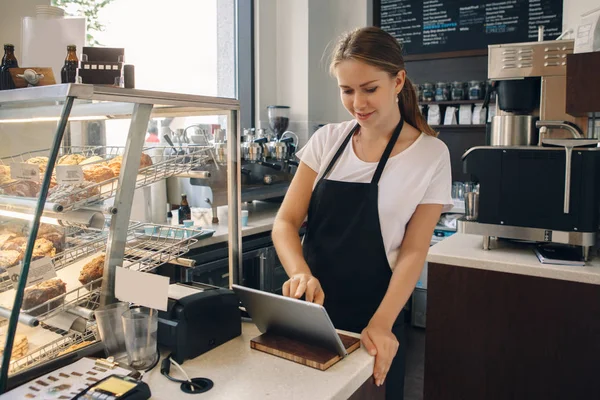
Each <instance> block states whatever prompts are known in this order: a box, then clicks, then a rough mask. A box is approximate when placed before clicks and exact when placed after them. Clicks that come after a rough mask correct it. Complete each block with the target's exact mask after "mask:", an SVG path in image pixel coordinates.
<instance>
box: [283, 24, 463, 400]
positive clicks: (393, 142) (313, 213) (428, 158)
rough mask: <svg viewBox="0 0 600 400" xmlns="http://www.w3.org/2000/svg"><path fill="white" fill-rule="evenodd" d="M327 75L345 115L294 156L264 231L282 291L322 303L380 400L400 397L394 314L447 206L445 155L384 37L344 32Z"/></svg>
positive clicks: (397, 51) (399, 341)
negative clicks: (281, 273) (357, 341)
mask: <svg viewBox="0 0 600 400" xmlns="http://www.w3.org/2000/svg"><path fill="white" fill-rule="evenodd" d="M331 72H332V74H333V75H334V76H335V77H336V78H337V81H338V85H339V87H340V95H341V99H342V103H343V104H344V107H345V108H346V109H347V110H348V112H349V113H350V115H352V117H354V119H353V120H351V121H348V122H343V123H339V124H329V125H326V126H324V127H323V128H321V129H319V130H318V131H317V132H315V134H314V135H313V137H312V138H311V139H310V140H309V142H308V144H307V145H306V146H305V147H304V148H303V149H302V150H301V151H299V152H298V156H299V158H300V160H301V163H300V166H299V168H298V171H297V172H296V175H295V176H294V179H293V181H292V183H291V186H290V189H289V190H288V192H287V194H286V196H285V199H284V201H283V204H282V205H281V208H280V209H279V213H278V214H277V218H276V220H275V224H274V226H273V242H274V243H275V248H276V250H277V254H278V255H279V258H280V260H281V262H282V263H283V266H284V267H285V270H286V272H287V274H288V276H289V277H290V279H289V280H288V281H287V282H285V284H284V287H283V294H284V295H285V296H291V297H295V298H299V297H301V296H302V295H305V299H306V301H311V302H315V303H319V304H323V305H324V306H325V308H326V309H327V312H328V314H329V316H330V317H331V319H332V321H333V324H334V325H335V327H336V328H338V329H343V330H348V331H353V332H361V340H362V343H363V345H364V347H365V348H366V349H367V351H368V352H369V353H370V354H372V355H374V356H375V367H374V370H373V376H374V379H375V383H376V384H377V385H381V384H383V382H384V380H385V381H386V393H387V398H388V399H401V398H402V396H403V388H404V356H405V351H404V350H405V346H404V345H405V343H404V338H403V332H404V329H403V327H404V321H403V319H404V318H403V314H402V313H401V311H402V308H403V307H404V304H405V303H406V301H407V300H408V298H409V297H410V295H411V293H412V291H413V288H414V287H415V284H416V282H417V280H418V278H419V274H420V273H421V269H422V267H423V265H424V263H425V257H426V255H427V251H428V249H429V244H430V241H431V236H432V234H433V229H434V227H435V225H436V223H437V221H438V219H439V218H440V214H441V212H442V211H443V210H444V209H445V208H446V209H449V208H451V207H452V198H451V174H450V156H449V153H448V149H447V147H446V146H445V145H444V143H443V142H441V141H440V140H439V139H437V138H436V137H435V136H436V133H435V132H434V131H433V130H432V129H431V127H429V126H428V125H427V123H426V121H425V119H424V118H423V116H422V115H421V114H420V111H419V108H418V103H417V98H416V94H415V90H414V88H413V86H412V84H411V83H410V81H409V80H408V78H407V77H406V71H405V69H404V61H403V58H402V49H401V47H400V46H399V45H398V42H397V41H396V40H395V39H394V38H393V37H392V36H390V35H389V34H388V33H386V32H385V31H383V30H381V29H379V28H375V27H368V28H361V29H357V30H355V31H353V32H350V33H348V34H346V35H344V36H343V37H342V38H341V39H340V41H339V43H338V45H337V47H336V48H335V50H334V52H333V55H332V62H331ZM307 213H308V225H307V231H306V235H305V237H304V243H303V245H302V244H301V242H300V239H299V237H298V230H299V229H300V226H301V225H302V223H303V221H304V220H305V218H306V215H307ZM386 377H387V379H386Z"/></svg>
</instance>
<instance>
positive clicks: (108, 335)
mask: <svg viewBox="0 0 600 400" xmlns="http://www.w3.org/2000/svg"><path fill="white" fill-rule="evenodd" d="M127 310H129V303H125V302H119V303H113V304H109V305H107V306H104V307H102V308H99V309H97V310H96V311H94V315H95V316H96V323H97V325H98V333H99V334H100V339H102V343H104V347H105V349H106V353H107V354H108V355H109V356H113V357H114V358H115V360H121V359H125V357H127V349H126V347H125V333H124V331H123V322H122V320H121V316H122V315H123V313H124V312H126V311H127Z"/></svg>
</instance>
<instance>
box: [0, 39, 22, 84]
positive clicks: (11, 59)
mask: <svg viewBox="0 0 600 400" xmlns="http://www.w3.org/2000/svg"><path fill="white" fill-rule="evenodd" d="M9 68H19V63H18V62H17V59H16V57H15V46H14V45H12V44H5V45H4V57H2V63H1V64H0V90H7V89H14V88H15V84H14V83H13V80H12V78H11V76H10V71H9V70H8V69H9Z"/></svg>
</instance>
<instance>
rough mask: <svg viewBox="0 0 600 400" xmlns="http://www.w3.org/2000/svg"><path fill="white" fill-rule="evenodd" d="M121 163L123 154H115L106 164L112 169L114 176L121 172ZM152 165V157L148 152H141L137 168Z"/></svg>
mask: <svg viewBox="0 0 600 400" xmlns="http://www.w3.org/2000/svg"><path fill="white" fill-rule="evenodd" d="M122 163H123V156H116V157H115V158H113V159H111V160H110V161H109V162H108V166H109V167H110V168H111V169H112V170H113V171H114V173H115V176H119V175H120V174H121V164H122ZM150 165H152V158H150V156H149V155H148V154H145V153H142V157H141V158H140V166H139V168H140V169H142V168H146V167H149V166H150Z"/></svg>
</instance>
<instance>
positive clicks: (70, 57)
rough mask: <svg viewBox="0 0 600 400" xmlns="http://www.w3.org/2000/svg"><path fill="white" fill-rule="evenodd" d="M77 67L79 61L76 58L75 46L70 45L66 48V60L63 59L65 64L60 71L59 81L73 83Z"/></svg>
mask: <svg viewBox="0 0 600 400" xmlns="http://www.w3.org/2000/svg"><path fill="white" fill-rule="evenodd" d="M78 67H79V59H78V58H77V46H75V45H74V44H70V45H68V46H67V58H65V64H64V65H63V67H62V69H61V70H60V81H61V82H62V83H75V80H76V78H77V68H78Z"/></svg>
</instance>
